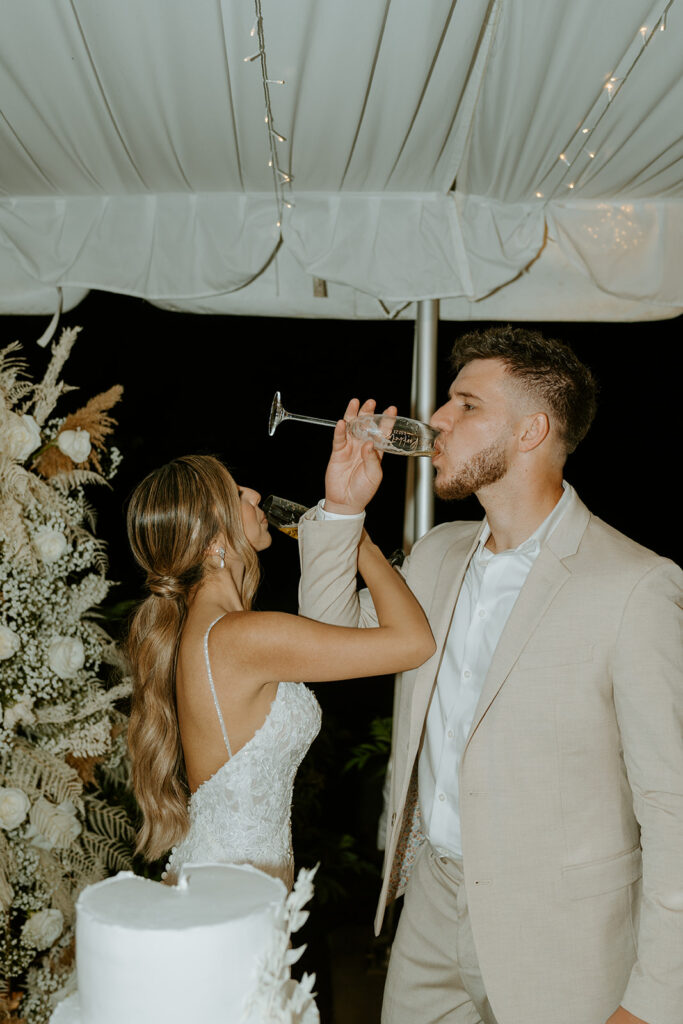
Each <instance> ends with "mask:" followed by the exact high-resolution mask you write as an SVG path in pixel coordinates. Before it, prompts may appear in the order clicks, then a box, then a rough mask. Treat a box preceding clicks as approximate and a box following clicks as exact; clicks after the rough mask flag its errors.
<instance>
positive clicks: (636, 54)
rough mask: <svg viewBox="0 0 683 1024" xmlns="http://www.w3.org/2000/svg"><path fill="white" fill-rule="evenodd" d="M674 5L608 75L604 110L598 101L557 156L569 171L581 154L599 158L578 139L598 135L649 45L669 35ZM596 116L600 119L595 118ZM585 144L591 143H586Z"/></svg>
mask: <svg viewBox="0 0 683 1024" xmlns="http://www.w3.org/2000/svg"><path fill="white" fill-rule="evenodd" d="M673 2H674V0H667V2H666V3H665V4H664V9H663V11H662V13H661V15H660V17H659V18H658V19H657V21H655V22H654V25H653V27H652V28H649V27H648V26H647V25H641V26H640V28H639V29H638V31H637V33H636V35H635V37H634V39H633V42H632V44H631V46H630V47H629V50H628V51H627V54H626V56H625V57H624V59H623V60H622V61H621V62H620V65H619V67H618V68H615V69H614V72H613V73H612V74H610V75H609V77H608V78H607V81H606V82H604V84H603V87H602V90H601V94H602V93H605V94H606V98H607V103H606V104H604V105H602V109H600V106H599V105H598V104H599V100H598V99H596V101H595V103H594V104H593V107H592V108H591V110H590V111H589V112H588V114H587V115H586V117H585V118H584V120H583V123H579V125H578V126H577V128H576V129H575V130H574V132H573V134H572V135H571V136H570V138H569V139H568V140H567V143H566V145H565V146H564V148H563V150H562V152H561V153H560V154H559V155H558V158H557V160H558V163H559V164H564V166H565V168H567V170H568V169H569V168H570V167H571V166H572V164H573V163H574V162H575V161H576V160H577V159H578V158H579V157H580V156H581V154H582V152H583V153H585V157H587V158H588V160H594V159H595V157H596V155H597V153H596V150H595V148H591V149H589V148H588V147H587V146H585V143H583V142H582V143H579V142H578V138H577V137H580V136H582V135H585V136H588V137H590V136H591V135H592V134H593V132H594V131H595V129H596V128H597V127H598V125H599V124H600V122H601V121H602V118H603V117H604V116H605V114H606V112H607V110H608V109H609V108H610V105H611V103H612V101H613V100H614V99H615V97H616V96H617V95H618V94H619V93H620V92H621V88H622V86H623V85H624V83H625V82H626V80H627V79H628V77H629V75H630V74H631V73H632V71H633V69H634V68H635V66H636V64H637V63H638V61H639V60H640V59H641V58H642V56H643V53H644V52H645V50H646V49H647V47H648V46H649V44H650V43H651V42H652V39H653V38H654V37H655V36H656V34H657V30H658V29H659V31H660V32H665V31H666V18H667V14H668V12H669V9H670V7H671V6H672V4H673ZM638 43H640V45H637V46H636V49H635V50H634V48H633V47H634V45H636V44H638ZM628 59H630V64H628V66H627V67H624V65H625V63H626V61H627V60H628ZM622 69H623V70H622ZM617 72H619V74H617ZM596 108H597V109H596ZM596 113H597V117H596V116H595V115H596ZM589 120H590V121H591V124H586V121H589ZM586 141H588V140H587V139H586ZM584 147H585V148H584ZM584 159H585V158H584ZM558 163H556V164H554V165H552V164H551V166H550V167H549V168H548V170H547V171H546V172H545V174H544V175H543V177H542V178H541V179H540V181H539V182H538V183H537V187H536V190H535V192H534V195H535V196H536V198H537V199H544V198H545V192H543V191H542V190H541V186H542V185H543V183H544V182H545V181H546V179H547V178H548V177H550V176H551V175H552V174H554V173H555V174H556V172H555V168H556V167H557V166H558ZM587 166H588V164H587V163H586V164H585V166H584V167H583V170H581V171H579V173H578V177H575V178H574V180H573V181H571V182H566V183H565V185H566V188H568V189H571V190H573V189H574V188H575V187H576V186H577V185H578V184H579V179H580V177H581V175H582V174H583V173H584V172H585V170H586V168H587ZM565 173H566V171H564V172H562V177H564V174H565ZM561 180H562V179H561V178H560V180H559V181H558V182H557V185H556V186H553V187H552V188H551V189H550V195H551V196H552V193H553V191H554V189H555V188H557V187H559V186H560V184H561Z"/></svg>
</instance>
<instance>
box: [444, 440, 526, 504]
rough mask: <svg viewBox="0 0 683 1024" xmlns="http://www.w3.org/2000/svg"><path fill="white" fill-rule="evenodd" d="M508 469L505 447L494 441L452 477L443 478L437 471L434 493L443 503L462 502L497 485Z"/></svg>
mask: <svg viewBox="0 0 683 1024" xmlns="http://www.w3.org/2000/svg"><path fill="white" fill-rule="evenodd" d="M508 468H509V462H508V457H507V453H506V451H505V445H504V444H503V442H502V441H494V442H493V443H492V444H490V445H489V446H488V448H483V449H482V450H481V451H480V452H477V454H476V455H473V456H472V458H471V459H469V461H468V462H466V463H464V465H463V466H462V467H461V468H460V469H458V470H457V471H455V472H454V474H453V475H452V476H450V477H447V478H444V477H442V476H441V475H440V474H439V471H438V469H437V475H436V478H435V480H434V493H435V494H436V496H437V498H441V499H443V501H462V500H463V499H464V498H469V496H470V495H471V494H476V492H477V491H480V490H481V489H482V488H483V487H489V486H490V485H491V484H495V483H497V482H498V480H501V479H502V478H503V477H504V476H505V474H506V473H507V471H508Z"/></svg>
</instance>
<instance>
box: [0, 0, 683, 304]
mask: <svg viewBox="0 0 683 1024" xmlns="http://www.w3.org/2000/svg"><path fill="white" fill-rule="evenodd" d="M254 11H255V7H254V3H253V2H251V0H242V2H235V0H231V2H228V0H193V3H191V4H188V3H186V2H185V0H145V2H144V3H139V0H116V2H113V0H98V3H97V4H93V3H92V2H91V0H72V2H70V3H69V4H65V3H45V0H21V2H20V3H19V2H14V0H13V2H10V3H7V4H5V5H3V10H2V34H1V35H0V310H1V311H4V312H35V311H38V309H42V310H45V311H47V310H48V309H49V308H50V305H51V303H52V302H53V301H54V299H53V296H54V292H55V289H56V287H58V286H60V287H62V288H66V294H65V299H66V302H67V305H68V303H69V302H70V301H71V302H75V301H78V299H79V297H81V296H82V294H84V292H85V290H86V289H89V288H99V289H104V290H110V291H119V292H125V293H127V294H134V295H140V296H143V297H145V298H148V299H150V300H152V301H156V302H158V303H159V304H162V305H166V306H170V307H173V308H185V309H199V310H202V311H205V312H227V313H230V312H241V313H250V314H255V313H267V314H268V315H273V314H277V313H280V314H284V315H318V316H363V317H367V316H378V315H379V316H381V315H385V313H386V311H388V312H389V313H390V314H391V313H396V312H397V311H398V310H400V309H401V307H403V306H405V304H406V303H408V302H410V301H412V300H415V299H424V298H441V299H443V300H445V301H443V302H442V304H441V315H442V316H445V317H448V316H452V317H453V318H455V319H471V318H473V317H481V318H497V317H499V318H508V319H533V318H538V319H550V318H552V317H553V316H554V317H556V318H558V319H573V318H576V319H583V320H585V319H622V318H623V319H646V318H648V317H657V316H660V317H661V316H673V315H677V314H678V313H680V312H681V311H683V273H682V270H683V242H682V241H681V239H682V238H683V138H682V135H683V133H682V131H681V126H682V121H683V119H682V118H681V113H680V111H681V110H683V76H682V74H681V53H683V0H669V2H666V0H659V2H658V3H655V4H652V3H651V0H604V2H603V3H601V4H598V5H596V4H595V3H594V2H593V0H574V2H573V3H571V4H548V3H544V2H543V0H516V2H514V3H512V2H509V0H458V2H457V3H456V2H444V0H420V3H418V4H416V3H414V0H344V3H339V2H337V0H296V2H295V0H289V2H285V0H262V13H263V22H262V25H263V32H264V37H265V49H266V54H267V66H268V71H269V75H272V77H273V81H272V84H270V85H269V92H270V98H271V110H270V114H271V115H272V123H268V124H267V123H266V122H265V116H266V113H265V112H266V107H265V105H264V88H263V81H262V75H261V62H260V60H259V59H256V60H253V61H248V60H247V61H245V57H249V56H251V55H252V54H253V53H254V52H255V50H257V49H258V43H257V42H255V38H254V37H252V36H251V35H250V30H251V29H252V26H253V22H254ZM663 28H664V29H665V30H664V31H663V30H662V29H663ZM256 38H258V36H256ZM276 79H277V80H279V79H284V80H285V83H286V84H285V85H277V84H276V82H275V80H276ZM270 128H272V129H273V132H275V133H276V134H277V135H281V136H283V137H284V140H285V141H277V140H276V143H275V145H276V152H277V162H278V165H279V168H280V169H281V171H282V174H280V175H279V176H278V174H277V173H276V174H275V175H274V174H273V168H271V167H269V166H268V161H269V159H270V156H271V154H270V141H271V139H272V138H273V135H272V134H271V135H269V129H270ZM287 178H291V179H292V180H291V182H289V181H287V180H286V179H287ZM274 180H275V182H276V183H277V189H275V188H274ZM276 194H277V195H278V196H279V198H280V202H279V204H278V202H277V201H276ZM283 198H284V200H285V201H286V202H287V203H291V204H292V205H291V206H286V205H285V206H283V204H282V199H283ZM278 222H279V223H278ZM313 278H318V279H323V280H324V281H325V282H326V291H327V298H326V299H321V298H316V297H314V293H313V287H312V279H313ZM318 291H319V292H320V289H318ZM377 300H382V303H383V306H380V303H379V302H378V301H377Z"/></svg>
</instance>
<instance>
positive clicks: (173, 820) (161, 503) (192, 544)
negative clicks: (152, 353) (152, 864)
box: [127, 455, 259, 860]
mask: <svg viewBox="0 0 683 1024" xmlns="http://www.w3.org/2000/svg"><path fill="white" fill-rule="evenodd" d="M127 525H128V539H129V542H130V546H131V548H132V550H133V554H134V556H135V559H136V561H137V562H138V564H139V565H140V566H141V568H142V569H143V570H144V571H145V573H146V574H147V587H148V589H149V592H150V593H149V596H148V597H147V598H146V599H145V600H143V602H142V603H141V604H140V605H139V606H138V608H137V610H136V612H135V614H134V616H133V618H132V621H131V625H130V631H129V634H128V641H127V650H128V657H129V661H130V665H131V670H132V676H133V701H132V709H131V715H130V722H129V726H128V745H129V749H130V753H131V759H132V763H133V791H134V793H135V796H136V798H137V801H138V804H139V806H140V810H141V811H142V827H141V829H140V832H139V834H138V842H137V850H138V852H140V853H142V854H143V855H144V856H145V857H146V858H147V859H148V860H156V859H157V858H158V857H161V856H162V855H163V854H164V853H165V852H166V851H167V850H168V849H170V847H171V846H173V845H174V844H175V843H177V842H179V840H180V839H182V837H183V836H184V835H185V833H186V832H187V829H188V824H189V817H188V798H189V789H188V784H187V775H186V771H185V760H184V757H183V749H182V745H181V742H180V729H179V726H178V716H177V713H176V694H175V674H176V662H177V657H178V647H179V644H180V637H181V634H182V630H183V625H184V623H185V619H186V616H187V610H188V605H189V602H190V600H191V599H192V597H193V595H194V594H195V593H196V590H197V588H198V587H199V586H200V585H201V583H202V581H203V580H204V579H205V578H206V576H207V575H208V574H209V573H212V572H217V571H220V570H217V569H215V568H213V566H212V564H211V562H210V561H209V560H208V558H207V554H208V552H209V549H210V546H211V544H212V542H214V541H215V539H216V537H217V536H218V534H220V533H222V534H224V535H225V536H226V538H227V540H228V544H229V545H230V547H231V548H232V549H233V550H234V551H235V552H236V554H237V555H238V556H239V557H240V559H241V560H242V562H243V563H244V566H245V572H244V579H243V583H242V594H241V598H242V605H243V607H244V608H245V609H248V608H250V607H251V604H252V601H253V598H254V594H255V592H256V588H257V586H258V581H259V562H258V557H257V555H256V552H255V551H254V549H253V548H252V546H251V544H250V543H249V541H248V540H247V537H246V535H245V533H244V527H243V525H242V516H241V511H240V499H239V491H238V489H237V485H236V484H235V481H234V480H233V479H232V477H231V476H230V473H229V472H228V471H227V469H226V468H225V466H223V465H222V463H220V462H219V461H218V459H215V458H213V457H212V456H210V455H187V456H184V457H183V458H180V459H175V460H174V461H173V462H169V463H168V464H167V465H165V466H162V467H161V468H160V469H156V470H154V472H152V473H150V474H149V476H147V477H145V479H144V480H143V481H142V483H140V484H139V485H138V486H137V487H136V489H135V491H134V493H133V496H132V497H131V500H130V503H129V506H128V517H127Z"/></svg>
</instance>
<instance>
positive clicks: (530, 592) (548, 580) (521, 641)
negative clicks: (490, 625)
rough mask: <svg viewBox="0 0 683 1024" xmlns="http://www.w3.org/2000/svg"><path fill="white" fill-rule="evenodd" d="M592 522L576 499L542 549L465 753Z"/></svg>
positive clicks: (503, 636)
mask: <svg viewBox="0 0 683 1024" xmlns="http://www.w3.org/2000/svg"><path fill="white" fill-rule="evenodd" d="M589 518H590V513H589V512H588V509H587V508H586V507H585V505H584V504H583V503H582V502H581V501H579V499H578V498H577V499H576V503H575V505H574V507H572V508H569V509H567V513H566V514H565V516H563V518H562V519H561V520H560V522H559V523H558V525H557V528H556V530H555V531H554V532H553V534H552V535H551V537H550V538H549V540H548V542H547V544H544V545H543V547H542V548H541V551H540V553H539V555H538V558H537V559H536V561H535V562H534V564H533V566H532V568H531V572H530V573H529V576H528V577H527V579H526V582H525V583H524V586H523V587H522V589H521V591H520V592H519V597H518V598H517V600H516V601H515V604H514V605H513V608H512V611H511V612H510V617H509V618H508V620H507V622H506V624H505V628H504V630H503V632H502V634H501V637H500V640H499V641H498V646H497V647H496V650H495V652H494V654H493V658H492V659H491V665H490V666H489V671H488V673H487V675H486V679H485V680H484V686H483V687H482V691H481V696H480V697H479V702H478V704H477V708H476V711H475V713H474V719H473V721H472V728H471V729H470V735H469V738H468V740H467V744H466V746H465V750H467V747H468V746H469V744H470V742H471V740H472V737H473V735H474V733H475V732H476V730H477V728H478V726H479V723H480V722H481V720H482V718H483V717H484V715H485V714H486V712H487V711H488V709H489V707H490V706H491V703H492V702H493V700H494V699H495V697H496V695H497V694H498V692H499V691H500V689H501V687H502V686H503V684H504V682H505V680H506V679H507V677H508V675H509V674H510V671H511V669H512V667H513V666H514V664H515V662H516V661H517V659H518V658H519V656H520V654H521V653H522V651H523V649H524V647H525V646H526V644H527V642H528V640H529V638H530V637H531V635H532V634H533V632H534V630H535V629H536V628H537V626H538V624H539V622H540V621H541V619H542V618H543V615H544V613H545V611H546V609H547V608H548V606H549V604H550V602H551V601H552V600H553V598H554V597H555V595H556V594H557V592H558V590H559V589H560V588H561V587H562V586H563V585H564V583H565V582H566V581H567V579H568V578H569V576H570V575H571V570H570V569H569V568H568V567H567V565H566V564H565V563H564V561H563V559H566V558H569V557H570V556H571V555H573V554H575V553H576V551H577V548H578V546H579V543H580V540H581V537H582V536H583V534H584V531H585V529H586V526H587V524H588V520H589Z"/></svg>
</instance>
